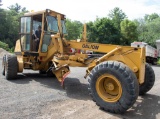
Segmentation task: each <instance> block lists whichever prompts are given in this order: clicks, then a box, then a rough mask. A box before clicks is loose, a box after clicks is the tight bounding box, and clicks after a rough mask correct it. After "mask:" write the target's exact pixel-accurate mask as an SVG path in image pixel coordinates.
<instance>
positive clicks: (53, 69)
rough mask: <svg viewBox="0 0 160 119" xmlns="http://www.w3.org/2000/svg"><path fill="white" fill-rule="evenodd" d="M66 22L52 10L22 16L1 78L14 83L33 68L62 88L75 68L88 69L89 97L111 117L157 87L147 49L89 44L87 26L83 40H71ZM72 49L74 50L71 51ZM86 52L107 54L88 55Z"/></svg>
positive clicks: (5, 59)
mask: <svg viewBox="0 0 160 119" xmlns="http://www.w3.org/2000/svg"><path fill="white" fill-rule="evenodd" d="M65 19H66V18H65V15H63V14H61V13H58V12H55V11H52V10H50V9H46V10H43V11H39V12H31V13H26V14H25V15H24V16H22V17H21V18H20V32H19V35H20V39H18V40H17V41H16V46H15V51H14V52H15V55H5V56H4V57H3V61H2V68H3V72H2V74H3V75H4V76H5V77H6V79H7V80H12V79H15V78H16V76H17V73H22V72H23V69H31V70H38V71H40V73H47V74H54V75H55V76H56V78H57V79H58V81H59V82H60V83H61V84H62V85H63V82H64V79H65V77H66V76H67V74H69V72H70V69H69V67H70V66H71V67H87V70H86V75H85V76H84V77H85V78H87V80H88V83H89V85H88V90H89V94H90V95H91V97H92V99H93V101H95V102H96V104H97V105H98V106H99V107H100V108H101V109H104V110H106V111H109V112H112V113H124V112H125V111H126V110H127V109H129V108H130V107H132V105H133V104H134V103H135V101H136V99H137V97H138V95H143V94H145V93H146V92H148V91H149V90H150V89H151V88H152V87H153V85H154V82H155V74H154V71H153V69H152V68H151V66H150V65H148V64H147V63H146V61H145V49H144V48H133V47H130V46H119V45H111V44H99V43H91V42H87V33H86V25H84V29H83V34H82V39H78V40H71V39H70V40H66V39H65V37H64V36H65V35H66V34H67V32H66V27H65ZM39 25H40V26H41V34H40V38H39V44H38V50H37V51H35V46H34V45H33V44H34V43H35V39H34V38H33V35H34V34H35V32H34V31H35V30H36V28H37V27H38V26H39ZM71 48H74V49H76V50H75V52H70V49H71ZM78 50H81V53H78V52H76V51H78ZM87 50H90V51H95V52H99V53H103V54H104V55H103V56H101V57H97V56H95V55H88V54H87V53H86V51H87Z"/></svg>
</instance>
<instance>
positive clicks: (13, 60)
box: [5, 55, 18, 80]
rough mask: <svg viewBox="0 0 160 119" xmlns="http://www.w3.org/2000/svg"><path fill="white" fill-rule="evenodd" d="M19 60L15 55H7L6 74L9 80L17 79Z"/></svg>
mask: <svg viewBox="0 0 160 119" xmlns="http://www.w3.org/2000/svg"><path fill="white" fill-rule="evenodd" d="M17 71H18V61H17V57H16V56H15V55H8V56H6V63H5V76H6V79H7V80H11V79H15V78H16V77H17Z"/></svg>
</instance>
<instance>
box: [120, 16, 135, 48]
mask: <svg viewBox="0 0 160 119" xmlns="http://www.w3.org/2000/svg"><path fill="white" fill-rule="evenodd" d="M120 26H121V34H122V36H123V37H122V43H123V45H130V43H131V42H133V41H137V40H138V33H137V26H136V23H135V22H132V21H130V20H128V19H125V20H124V21H122V22H121V24H120Z"/></svg>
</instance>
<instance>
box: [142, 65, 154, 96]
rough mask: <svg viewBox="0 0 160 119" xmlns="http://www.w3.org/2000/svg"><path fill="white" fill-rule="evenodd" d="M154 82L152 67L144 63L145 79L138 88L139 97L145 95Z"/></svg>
mask: <svg viewBox="0 0 160 119" xmlns="http://www.w3.org/2000/svg"><path fill="white" fill-rule="evenodd" d="M154 82H155V74H154V71H153V69H152V67H151V66H150V65H149V64H148V63H146V65H145V79H144V83H143V84H141V85H140V87H139V95H144V94H146V93H147V92H148V91H149V90H151V88H152V87H153V85H154Z"/></svg>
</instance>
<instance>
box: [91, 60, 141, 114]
mask: <svg viewBox="0 0 160 119" xmlns="http://www.w3.org/2000/svg"><path fill="white" fill-rule="evenodd" d="M88 82H89V88H88V89H89V92H90V95H91V96H92V98H93V100H94V101H95V102H96V104H97V105H98V106H100V107H101V108H102V109H104V110H106V111H109V112H112V113H123V112H125V111H126V110H127V109H129V108H130V107H131V106H132V105H133V104H134V103H135V101H136V99H137V97H138V92H139V85H138V80H137V78H136V76H135V74H134V73H133V72H132V71H131V70H130V69H129V68H128V67H127V66H126V65H125V64H123V63H121V62H117V61H107V62H103V63H101V64H99V65H97V66H96V67H95V68H94V69H92V71H91V73H90V75H89V76H88Z"/></svg>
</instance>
